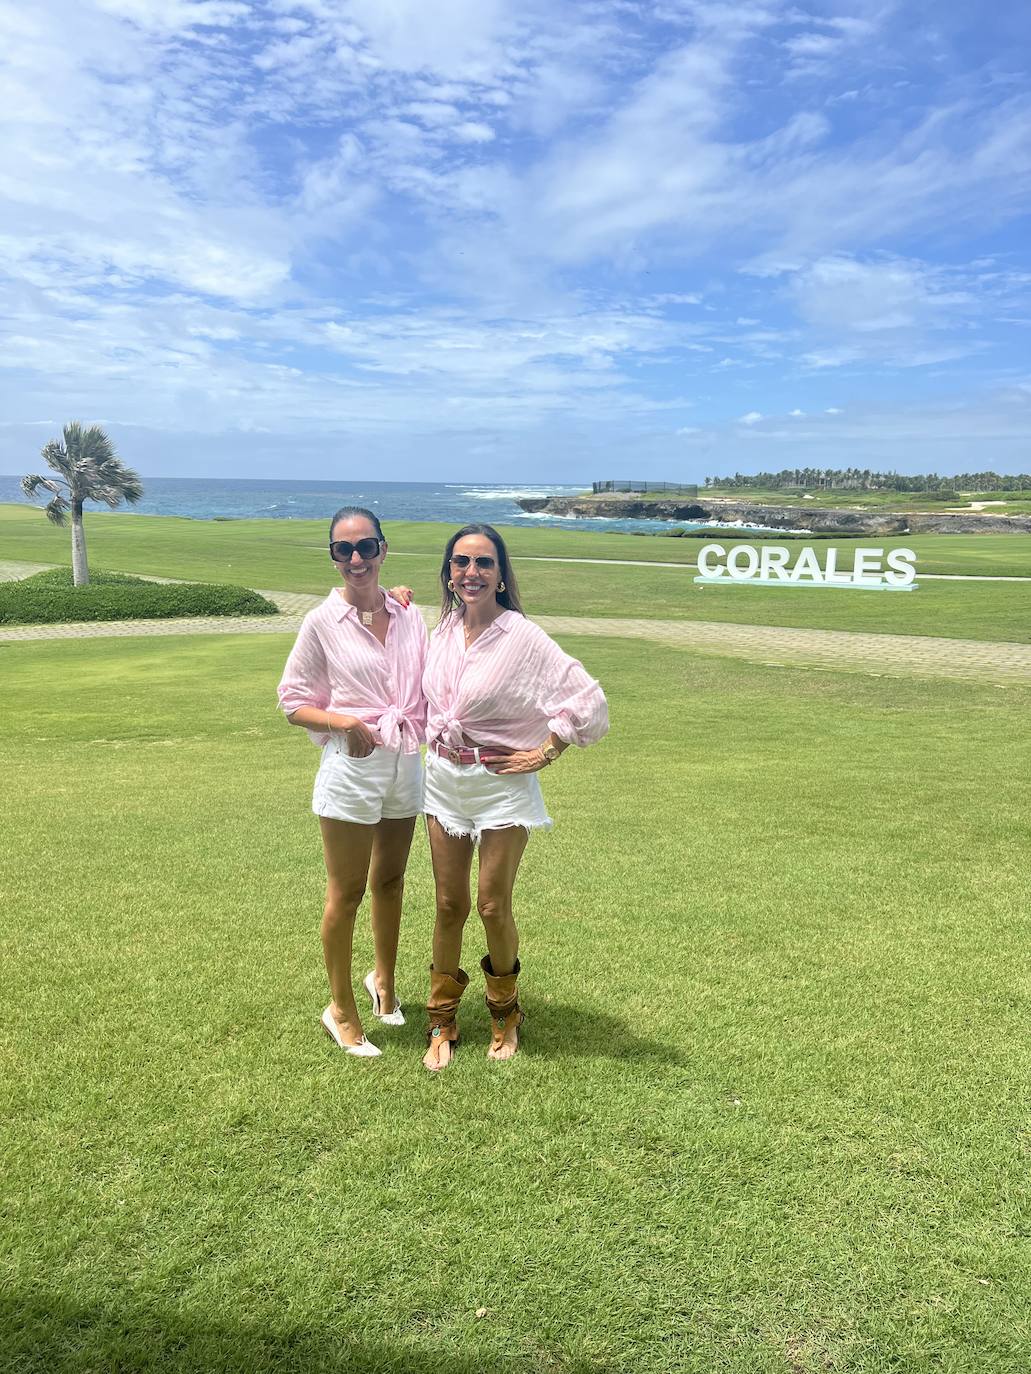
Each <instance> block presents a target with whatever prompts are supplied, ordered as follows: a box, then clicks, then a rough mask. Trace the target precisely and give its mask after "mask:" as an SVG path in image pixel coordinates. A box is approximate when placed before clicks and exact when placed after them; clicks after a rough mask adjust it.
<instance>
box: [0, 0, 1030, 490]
mask: <svg viewBox="0 0 1031 1374" xmlns="http://www.w3.org/2000/svg"><path fill="white" fill-rule="evenodd" d="M950 3H954V0H949V3H947V4H946V5H945V7H944V9H943V11H942V13H941V14H940V15H939V16H938V23H937V26H936V29H935V32H934V36H933V37H934V46H933V51H931V50H930V49H929V48H927V47H926V45H925V44H923V42H922V40H920V39H918V37H917V36H916V35H915V34H914V32H913V31H912V29H911V27H910V26H909V25H908V23H907V21H906V19H905V15H904V14H902V13H901V11H899V10H897V9H896V8H893V7H891V6H882V5H875V4H869V5H864V4H857V5H856V6H855V7H854V10H853V12H852V13H850V14H841V13H837V12H836V10H837V7H836V6H832V5H831V4H830V3H829V0H828V2H827V3H823V0H821V3H819V4H817V5H816V6H814V7H809V8H808V9H807V10H806V11H805V12H802V11H800V10H798V9H797V8H795V7H793V6H789V5H787V4H784V3H779V2H778V0H753V2H752V3H743V4H734V5H732V4H730V3H723V0H663V3H662V4H660V5H657V6H653V7H650V8H649V9H647V10H645V9H643V8H642V7H639V6H637V5H634V4H622V5H612V6H608V5H601V4H588V5H574V4H572V3H571V0H569V3H563V2H562V0H560V3H558V4H549V5H545V4H544V3H543V0H522V2H521V3H519V4H516V3H514V0H440V3H438V4H434V5H426V4H424V3H421V0H339V3H332V4H330V3H328V0H248V2H247V3H244V2H243V0H81V2H80V3H73V2H72V0H47V3H46V4H45V5H42V6H38V7H35V8H29V7H27V6H16V5H14V4H13V3H12V2H11V0H0V53H2V59H0V61H2V65H3V71H4V79H5V86H6V90H7V92H8V96H7V99H6V101H5V105H4V111H3V114H2V116H0V124H2V127H0V133H2V135H3V136H2V138H0V206H2V210H3V219H2V222H3V225H4V231H3V239H2V240H0V262H2V267H0V309H2V312H3V319H4V330H3V337H2V338H0V366H2V367H3V369H4V375H5V376H6V378H7V385H6V396H5V408H6V410H7V412H8V413H9V414H11V415H14V416H18V415H21V416H23V417H24V422H25V423H26V424H28V423H29V422H30V420H31V419H32V417H34V416H37V415H38V414H40V413H43V414H51V413H58V414H64V413H66V412H67V413H83V414H86V413H88V414H92V415H96V416H97V417H98V418H103V417H104V416H105V415H108V416H121V417H125V418H128V419H130V420H131V421H132V422H133V423H135V424H139V425H147V424H149V425H151V426H153V427H155V428H158V429H162V430H165V431H167V432H169V433H174V432H176V431H177V430H178V429H181V428H182V427H183V426H184V425H186V424H189V425H190V426H192V427H193V428H194V429H197V428H198V427H199V429H200V430H201V431H203V430H205V427H206V429H207V430H208V431H209V432H211V433H219V434H225V433H226V431H227V430H232V429H233V428H234V427H239V428H240V429H241V430H243V429H245V428H248V427H250V429H251V431H253V427H254V426H255V425H259V426H260V427H262V428H264V429H267V430H268V431H269V432H270V433H272V434H273V435H282V436H290V435H311V434H315V433H330V432H337V431H340V430H341V429H342V428H344V427H347V426H352V427H353V426H355V425H358V426H361V427H362V428H363V431H364V432H365V433H367V434H371V433H373V432H376V433H381V434H383V435H397V434H398V433H399V432H401V431H402V430H403V428H404V427H405V426H409V428H410V429H411V430H412V432H417V433H419V434H423V435H425V434H427V433H429V432H431V431H432V432H437V431H438V430H439V431H441V432H443V431H444V430H446V431H447V432H448V433H449V434H451V435H453V434H454V433H456V432H460V431H463V430H467V431H468V432H470V433H472V432H473V431H475V432H476V433H477V434H480V435H482V434H483V433H484V432H486V431H489V430H490V429H491V427H494V428H495V429H496V430H497V431H498V432H502V431H504V432H505V433H508V434H516V433H519V432H525V433H527V434H530V433H534V434H537V433H539V429H540V426H541V425H543V424H547V425H551V426H557V425H559V424H561V425H562V426H565V427H567V428H568V426H570V425H572V426H582V427H583V431H584V433H592V434H597V432H598V426H599V425H605V426H607V427H608V434H609V437H610V438H611V439H612V441H613V442H615V441H616V439H617V438H618V439H619V440H620V441H621V442H622V443H624V444H625V445H637V444H642V445H644V446H645V449H646V450H647V451H649V452H650V451H652V446H654V445H656V444H659V443H660V440H659V439H658V438H656V437H655V433H656V431H655V430H654V429H653V426H655V425H656V423H657V421H656V418H655V417H658V416H663V417H666V418H664V419H663V421H662V424H661V426H659V428H661V430H662V433H663V435H664V436H665V439H664V442H667V443H669V444H670V445H671V448H670V451H669V460H670V462H671V463H673V464H676V463H681V462H683V461H684V459H683V454H684V452H685V450H686V449H688V448H691V447H694V446H699V445H702V444H703V443H726V444H728V445H730V446H733V445H735V444H737V443H739V442H741V443H757V442H769V443H773V442H776V440H775V439H774V438H773V437H772V436H773V435H774V433H775V432H777V430H778V429H779V428H780V427H781V426H780V422H779V421H778V420H777V419H776V417H777V416H785V417H786V416H788V415H789V413H790V414H791V415H792V416H793V418H792V421H791V425H790V426H788V425H787V423H786V421H785V426H784V427H785V429H790V430H791V432H792V433H793V434H794V435H795V437H796V438H801V441H802V442H805V439H804V435H803V436H800V435H799V431H800V430H802V429H803V426H802V425H800V424H799V421H801V420H804V419H806V417H807V416H812V415H821V416H823V415H825V414H826V415H828V416H830V415H832V412H833V411H835V410H836V409H840V407H837V406H836V405H828V402H829V401H832V400H835V399H841V398H843V397H845V396H848V397H854V396H859V397H861V398H864V399H863V403H862V405H861V406H860V407H859V408H858V410H857V408H856V407H854V406H853V404H852V403H851V401H850V402H849V404H848V406H847V412H848V416H849V417H852V416H853V414H854V413H865V414H871V415H872V414H874V413H878V414H882V415H886V414H888V412H887V411H884V410H878V409H877V407H876V406H875V405H872V404H871V402H870V398H871V397H873V396H875V394H876V389H877V387H878V386H879V385H888V386H889V387H890V378H891V376H892V375H893V374H894V373H895V372H897V371H899V370H900V369H904V370H905V371H906V372H907V374H909V376H910V377H912V378H917V379H919V380H918V381H917V382H912V383H910V385H919V386H921V387H923V388H924V390H923V392H922V393H921V395H920V396H914V397H913V402H912V403H913V404H914V405H915V406H919V405H921V404H924V402H926V403H927V404H930V403H931V401H932V400H933V398H934V391H935V388H936V387H940V388H946V387H947V389H948V390H949V392H950V393H951V394H953V395H955V394H956V388H957V386H959V387H960V388H961V389H962V388H963V387H966V388H967V392H965V393H964V394H967V393H968V394H969V397H970V398H971V401H970V404H971V407H972V409H971V413H974V411H976V409H977V407H976V404H975V402H974V400H973V398H974V397H976V396H982V395H985V394H987V389H991V388H992V387H993V386H998V385H1000V384H1001V380H1002V377H1003V374H1004V373H1005V371H1006V369H1011V368H1012V367H1013V366H1014V363H1015V362H1018V363H1019V362H1020V361H1021V357H1022V356H1023V360H1024V361H1026V352H1027V330H1026V325H1025V324H1023V323H1021V322H1022V321H1026V320H1027V319H1028V318H1031V303H1029V301H1028V294H1029V285H1031V262H1029V255H1028V253H1027V250H1026V247H1025V242H1026V238H1025V237H1024V236H1022V235H1021V234H1020V232H1019V226H1020V224H1021V222H1022V217H1024V216H1026V213H1027V210H1028V201H1029V198H1031V192H1029V189H1028V188H1029V186H1031V98H1029V97H1028V96H1027V94H1026V88H1025V87H1024V86H1022V85H1021V83H1020V82H1018V81H1013V80H1008V79H1005V77H1006V73H1007V71H1009V72H1010V73H1012V72H1013V71H1014V61H1013V53H1014V52H1015V51H1016V49H1015V48H1014V47H1013V45H1012V42H1010V44H1009V46H1008V47H1007V48H1006V49H1005V50H1003V48H1002V46H1001V43H1000V45H999V51H998V52H997V53H994V54H993V53H992V52H991V23H992V21H991V16H990V15H987V14H986V16H985V19H984V29H985V32H984V33H983V34H982V45H981V46H982V49H983V50H984V51H985V55H984V57H983V58H979V59H978V62H979V63H980V65H977V64H975V62H974V61H973V60H972V59H971V57H970V55H969V52H968V51H967V49H966V47H964V45H963V43H962V41H961V36H962V35H961V33H960V30H959V27H958V25H957V24H956V23H954V22H952V19H953V18H954V16H952V13H951V10H950ZM1029 36H1031V35H1029ZM55 91H59V92H60V98H59V99H55V98H54V97H53V92H55ZM1021 350H1023V355H1021ZM1025 371H1031V368H1027V369H1025ZM938 372H944V373H945V374H946V375H945V377H944V378H942V379H939V378H938V377H937V373H938ZM841 378H845V379H846V381H847V386H846V388H845V389H839V390H838V391H836V392H835V393H834V394H833V395H828V393H827V388H828V387H829V386H830V383H831V380H832V379H833V380H834V383H835V385H838V380H839V379H841ZM885 379H889V380H888V381H885ZM788 398H790V399H788ZM796 399H798V400H799V401H801V404H799V405H795V401H796ZM792 407H793V409H792ZM864 407H865V409H864ZM688 411H690V423H679V422H680V421H682V420H685V419H686V412H688ZM803 412H805V413H804V414H803ZM977 413H980V412H977ZM699 417H700V418H699ZM821 423H822V424H829V423H830V421H829V420H821ZM855 423H858V422H855ZM885 423H887V421H885ZM847 433H848V431H847V430H844V429H843V428H842V426H841V425H840V424H839V426H838V427H837V429H836V430H835V434H836V435H840V436H841V438H842V442H847ZM835 442H837V439H836V440H835ZM534 443H535V445H537V444H538V443H539V441H538V440H535V441H534ZM2 451H3V450H2V448H0V453H2ZM566 451H568V450H566V449H563V452H566ZM585 451H589V446H588V449H585Z"/></svg>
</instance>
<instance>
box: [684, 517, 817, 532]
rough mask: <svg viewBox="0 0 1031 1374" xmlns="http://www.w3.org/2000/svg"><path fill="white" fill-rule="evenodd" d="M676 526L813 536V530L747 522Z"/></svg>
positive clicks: (715, 522) (695, 522) (722, 521)
mask: <svg viewBox="0 0 1031 1374" xmlns="http://www.w3.org/2000/svg"><path fill="white" fill-rule="evenodd" d="M674 523H675V524H677V523H679V524H687V523H690V524H692V525H694V527H695V528H696V529H702V528H705V529H707V530H708V529H721V530H756V531H760V530H761V531H762V533H763V534H812V530H806V529H793V528H783V527H781V526H773V525H750V524H749V523H748V522H747V521H746V520H692V521H690V522H687V521H679V522H678V521H674Z"/></svg>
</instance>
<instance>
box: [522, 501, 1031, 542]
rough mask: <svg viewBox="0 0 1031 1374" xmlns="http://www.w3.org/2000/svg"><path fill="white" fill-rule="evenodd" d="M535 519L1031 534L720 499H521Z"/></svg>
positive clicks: (1006, 519)
mask: <svg viewBox="0 0 1031 1374" xmlns="http://www.w3.org/2000/svg"><path fill="white" fill-rule="evenodd" d="M518 504H519V505H520V506H521V507H522V509H523V510H525V511H527V512H529V513H532V514H536V513H538V512H544V513H546V514H548V515H567V516H568V515H573V516H581V517H585V518H590V517H592V516H593V517H594V518H598V517H599V516H603V517H614V518H616V519H621V520H669V521H671V522H675V521H678V520H688V521H691V522H692V523H697V522H699V521H719V522H721V523H727V524H735V523H741V524H743V525H762V526H765V527H766V528H768V529H783V530H799V529H804V530H807V531H810V532H812V533H813V534H841V535H862V534H880V535H893V534H1031V516H1027V515H982V514H980V513H979V512H976V511H970V512H963V513H961V514H954V515H946V514H943V513H940V512H937V511H865V510H854V509H848V508H841V509H834V510H831V509H827V508H825V507H820V508H807V507H803V506H767V505H757V504H756V503H755V502H750V501H733V500H726V499H724V498H722V497H714V498H708V497H705V496H701V497H698V498H697V499H695V500H683V501H676V500H670V501H639V500H636V499H634V498H633V497H594V496H573V497H569V496H548V497H543V496H524V497H520V499H519V503H518Z"/></svg>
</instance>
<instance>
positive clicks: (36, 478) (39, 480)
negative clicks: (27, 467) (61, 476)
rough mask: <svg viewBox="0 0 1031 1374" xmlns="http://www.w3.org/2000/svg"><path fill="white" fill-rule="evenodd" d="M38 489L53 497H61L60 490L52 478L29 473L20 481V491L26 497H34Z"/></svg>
mask: <svg viewBox="0 0 1031 1374" xmlns="http://www.w3.org/2000/svg"><path fill="white" fill-rule="evenodd" d="M40 487H42V488H43V490H44V491H49V492H50V493H51V494H52V495H54V496H60V495H61V488H60V487H59V486H58V485H57V483H56V482H55V481H54V479H53V478H52V477H43V476H41V475H40V474H39V473H38V472H30V473H29V475H28V476H27V477H23V478H22V479H21V489H22V492H23V493H24V495H26V496H35V494H36V492H37V491H38V490H39V488H40Z"/></svg>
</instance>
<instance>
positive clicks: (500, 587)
mask: <svg viewBox="0 0 1031 1374" xmlns="http://www.w3.org/2000/svg"><path fill="white" fill-rule="evenodd" d="M504 590H505V584H504V582H499V583H498V591H499V592H503V591H504Z"/></svg>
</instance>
